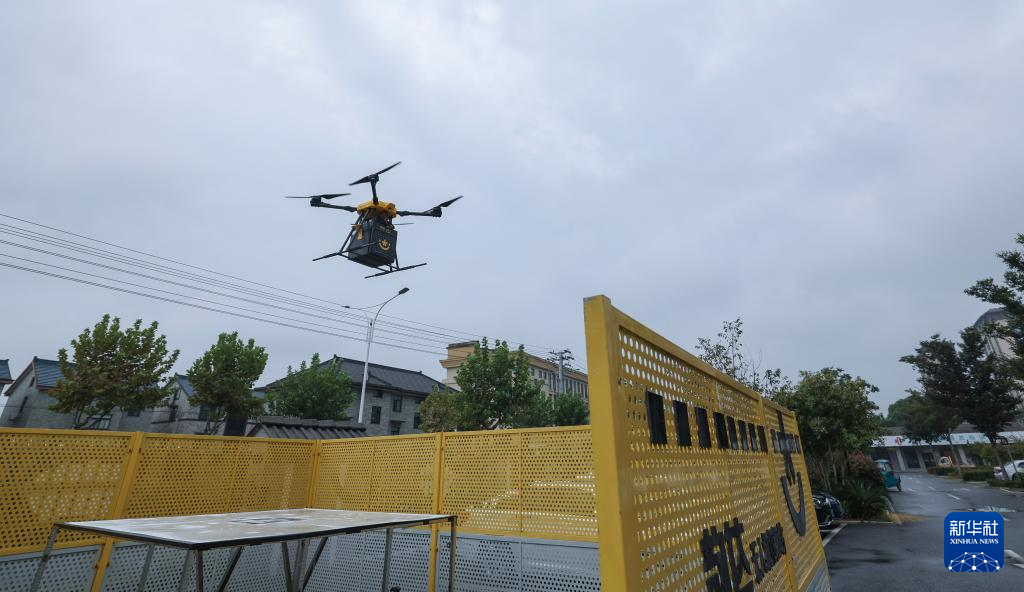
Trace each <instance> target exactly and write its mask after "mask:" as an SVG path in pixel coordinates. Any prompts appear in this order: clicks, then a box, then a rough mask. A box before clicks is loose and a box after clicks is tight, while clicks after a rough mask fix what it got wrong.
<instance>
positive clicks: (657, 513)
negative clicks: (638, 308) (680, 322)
mask: <svg viewBox="0 0 1024 592" xmlns="http://www.w3.org/2000/svg"><path fill="white" fill-rule="evenodd" d="M584 314H585V319H586V330H587V360H588V365H589V368H590V386H589V388H590V409H591V424H592V429H593V434H594V436H595V441H594V460H595V469H596V475H595V477H596V483H597V516H598V527H599V529H600V555H601V580H602V587H603V589H607V590H616V591H619V590H621V591H624V592H648V591H651V592H653V591H661V590H679V589H687V590H702V589H705V588H706V587H707V588H708V589H711V588H712V587H716V584H715V583H714V580H715V578H718V577H720V578H722V579H729V580H730V583H731V584H732V587H733V588H734V589H735V588H736V587H738V586H743V585H746V584H748V583H749V582H751V581H753V580H754V579H755V578H757V577H758V571H761V570H759V569H758V567H759V565H758V561H757V560H756V559H755V553H757V555H758V556H759V557H760V556H761V554H760V550H761V549H762V546H761V543H762V542H765V541H766V540H768V539H770V537H772V536H773V533H776V534H781V536H782V537H783V538H784V539H785V544H786V553H785V554H784V555H782V556H781V557H780V558H778V560H777V561H774V559H775V558H774V557H773V561H771V563H772V564H771V566H770V567H771V569H769V570H768V571H767V573H761V575H760V578H759V579H760V581H758V582H757V589H758V590H794V589H799V590H802V589H805V587H806V586H807V585H809V583H810V578H811V577H812V576H813V569H814V568H815V566H816V565H817V564H818V560H819V559H820V558H823V552H822V547H821V539H820V537H819V536H818V533H817V528H816V525H815V523H814V517H813V514H814V509H813V503H812V501H811V498H810V490H809V484H808V483H807V480H806V474H807V471H806V468H805V467H804V466H803V458H802V456H801V455H799V454H794V455H792V458H793V465H794V467H795V469H796V472H798V473H801V474H802V475H804V477H803V481H802V487H803V488H804V489H805V490H806V492H805V498H804V505H803V507H802V511H803V512H804V514H805V516H806V515H809V520H807V522H806V530H804V534H802V535H801V534H799V533H797V531H796V529H795V528H794V526H793V524H794V523H795V521H796V518H793V517H791V514H790V512H789V510H788V507H787V506H786V505H785V501H784V500H783V498H784V496H783V494H782V493H781V484H780V481H779V478H778V476H779V474H780V471H783V472H782V473H781V474H783V475H784V474H785V472H784V471H785V468H784V465H783V464H780V463H783V462H784V461H783V459H784V455H783V454H782V453H781V452H779V453H775V452H769V451H768V450H765V449H764V448H765V447H763V446H762V445H761V441H760V433H761V432H762V431H764V432H765V433H766V435H767V434H769V433H770V430H771V417H767V415H768V414H769V412H768V411H767V408H765V407H763V406H762V401H761V397H760V395H759V394H757V393H756V392H754V391H752V390H751V389H749V388H747V387H746V386H744V385H742V384H739V383H737V382H736V381H735V380H733V379H732V378H730V377H727V376H725V375H723V374H722V373H720V372H718V371H716V370H714V369H713V368H711V367H709V366H708V365H707V364H705V363H704V362H702V361H701V360H699V359H697V358H696V357H694V356H693V355H692V354H690V353H688V352H686V351H685V350H683V349H682V348H680V347H678V346H677V345H675V344H673V343H671V342H670V341H668V340H667V339H665V338H663V337H661V336H660V335H658V334H656V333H654V332H653V331H651V330H650V329H648V328H647V327H645V326H643V325H642V324H640V323H638V322H637V321H635V320H633V319H631V318H629V317H628V316H626V315H625V314H623V313H621V312H619V311H618V310H616V309H615V308H613V307H612V305H611V302H610V301H609V300H608V299H607V298H605V297H603V296H599V297H594V298H589V299H587V301H586V303H585V305H584ZM684 405H685V407H683V406H684ZM698 409H700V410H701V412H702V413H705V412H706V414H707V415H706V417H707V421H706V422H704V423H703V425H704V426H706V427H704V429H705V430H706V435H707V439H706V440H705V441H704V442H703V443H701V442H700V432H701V423H702V422H699V421H698V419H697V410H698ZM684 411H685V413H686V416H685V420H686V422H687V423H686V427H688V428H689V430H688V431H689V434H690V438H691V442H690V443H685V441H684V442H680V441H679V439H678V438H677V430H676V428H677V425H676V422H677V421H682V420H683V416H681V415H677V412H678V413H680V414H681V413H683V412H684ZM649 415H650V417H649ZM659 415H663V419H661V420H660V421H659ZM784 416H785V418H786V419H785V422H786V432H787V433H788V434H795V433H796V429H795V418H793V416H792V414H791V413H789V412H788V411H787V412H784ZM775 417H776V419H777V416H775ZM652 426H653V430H652ZM679 426H680V427H683V424H681V423H680V424H679ZM659 427H663V429H659ZM680 433H682V434H683V438H684V440H685V433H686V430H680ZM766 439H767V438H766ZM720 440H721V444H720V443H719V442H720ZM770 447H771V444H770V442H768V448H769V449H770ZM796 489H797V488H796V487H794V492H795V491H796ZM793 497H795V493H794V495H793ZM794 503H796V504H797V505H799V503H798V502H794ZM727 531H728V532H729V534H728V535H725V536H723V533H725V532H727ZM736 538H738V539H739V540H738V541H737V540H736ZM715 541H718V542H717V543H716V542H715ZM737 543H738V544H737ZM716 544H717V545H718V546H717V547H716V546H715V545H716ZM724 545H728V546H729V548H730V549H732V550H731V551H726V550H725V549H726V547H725V546H724ZM722 552H727V553H731V554H733V555H734V557H733V558H732V559H733V561H734V562H738V563H733V564H734V565H736V564H738V565H741V568H740V571H739V572H732V570H731V569H724V568H723V569H720V568H719V565H720V564H719V561H720V558H721V557H722V555H721V554H720V553H722ZM740 553H742V554H743V555H745V556H746V559H747V561H748V563H747V565H746V566H743V563H742V557H741V555H740ZM730 572H732V573H730ZM722 587H723V588H725V587H726V586H722Z"/></svg>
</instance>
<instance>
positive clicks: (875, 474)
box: [846, 452, 885, 489]
mask: <svg viewBox="0 0 1024 592" xmlns="http://www.w3.org/2000/svg"><path fill="white" fill-rule="evenodd" d="M846 463H847V465H848V467H849V476H850V477H852V478H853V480H854V481H859V482H861V483H867V484H873V485H877V486H879V487H881V488H883V489H884V488H885V478H884V477H882V472H881V471H879V470H878V465H876V464H875V461H873V460H871V457H870V456H868V455H866V454H864V453H863V452H854V453H853V454H851V455H850V456H849V457H848V458H847V460H846Z"/></svg>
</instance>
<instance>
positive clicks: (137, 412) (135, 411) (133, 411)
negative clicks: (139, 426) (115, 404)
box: [125, 409, 142, 417]
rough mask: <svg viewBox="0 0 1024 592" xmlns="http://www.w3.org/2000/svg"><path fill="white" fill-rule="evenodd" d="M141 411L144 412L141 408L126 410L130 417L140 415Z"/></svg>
mask: <svg viewBox="0 0 1024 592" xmlns="http://www.w3.org/2000/svg"><path fill="white" fill-rule="evenodd" d="M141 413H142V412H141V410H139V409H129V410H127V411H126V412H125V415H127V416H128V417H138V416H139V415H140V414H141Z"/></svg>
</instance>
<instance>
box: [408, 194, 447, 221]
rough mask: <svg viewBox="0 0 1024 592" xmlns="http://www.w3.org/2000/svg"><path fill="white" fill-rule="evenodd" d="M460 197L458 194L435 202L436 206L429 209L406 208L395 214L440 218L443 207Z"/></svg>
mask: <svg viewBox="0 0 1024 592" xmlns="http://www.w3.org/2000/svg"><path fill="white" fill-rule="evenodd" d="M462 197H463V196H461V195H460V196H458V197H455V198H452V199H449V200H448V201H444V202H441V203H439V204H437V205H436V206H434V207H432V208H430V209H429V210H424V211H422V212H410V211H408V210H398V212H397V214H398V215H399V216H432V217H434V218H440V217H441V210H442V209H443V208H447V207H448V206H450V205H452V204H453V203H455V202H457V201H459V200H460V199H462Z"/></svg>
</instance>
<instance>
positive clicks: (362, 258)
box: [345, 218, 398, 267]
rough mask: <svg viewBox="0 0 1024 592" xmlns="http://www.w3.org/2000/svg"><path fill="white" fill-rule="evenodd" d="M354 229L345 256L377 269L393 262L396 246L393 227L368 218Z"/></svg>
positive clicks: (396, 237) (396, 236)
mask: <svg viewBox="0 0 1024 592" xmlns="http://www.w3.org/2000/svg"><path fill="white" fill-rule="evenodd" d="M353 226H354V227H355V234H354V235H353V236H352V244H350V245H349V248H348V252H347V253H345V256H346V257H348V258H349V259H351V260H352V261H355V262H356V263H362V264H363V265H369V266H370V267H377V266H380V265H391V264H392V263H394V262H395V249H396V247H397V246H398V232H396V231H395V228H394V226H392V225H390V224H386V223H384V222H383V221H381V220H380V219H379V218H370V219H369V220H364V221H363V222H360V223H358V224H355V225H353Z"/></svg>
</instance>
